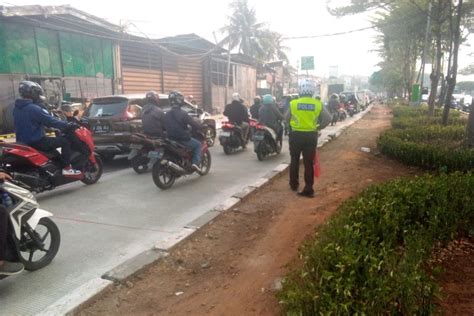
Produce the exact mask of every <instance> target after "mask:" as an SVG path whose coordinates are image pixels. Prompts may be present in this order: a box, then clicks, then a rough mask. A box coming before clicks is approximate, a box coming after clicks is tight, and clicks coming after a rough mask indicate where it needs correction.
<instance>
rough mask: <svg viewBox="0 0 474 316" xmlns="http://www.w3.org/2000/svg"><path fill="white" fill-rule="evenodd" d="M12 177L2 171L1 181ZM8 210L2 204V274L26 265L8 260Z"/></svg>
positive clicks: (0, 259)
mask: <svg viewBox="0 0 474 316" xmlns="http://www.w3.org/2000/svg"><path fill="white" fill-rule="evenodd" d="M11 179H12V178H11V177H10V176H9V175H8V174H7V173H4V172H1V171H0V181H1V182H3V181H6V180H11ZM8 216H9V214H8V212H7V210H6V209H5V207H4V206H3V205H2V204H0V276H1V275H13V274H18V273H20V272H21V271H23V269H24V266H23V264H21V263H19V262H10V261H6V260H5V258H6V250H7V233H8Z"/></svg>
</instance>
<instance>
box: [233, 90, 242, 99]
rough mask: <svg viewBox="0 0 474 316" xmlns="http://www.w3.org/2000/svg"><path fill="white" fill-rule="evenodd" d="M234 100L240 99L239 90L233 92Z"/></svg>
mask: <svg viewBox="0 0 474 316" xmlns="http://www.w3.org/2000/svg"><path fill="white" fill-rule="evenodd" d="M232 100H233V101H240V100H241V99H240V94H238V93H237V92H234V93H232Z"/></svg>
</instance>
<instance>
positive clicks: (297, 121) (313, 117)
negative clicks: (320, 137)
mask: <svg viewBox="0 0 474 316" xmlns="http://www.w3.org/2000/svg"><path fill="white" fill-rule="evenodd" d="M322 110H323V105H322V103H321V101H319V100H316V99H313V98H311V97H301V98H299V99H296V100H293V101H291V103H290V114H291V121H290V125H291V129H292V130H293V131H298V132H314V131H316V129H317V128H318V119H319V115H320V114H321V111H322Z"/></svg>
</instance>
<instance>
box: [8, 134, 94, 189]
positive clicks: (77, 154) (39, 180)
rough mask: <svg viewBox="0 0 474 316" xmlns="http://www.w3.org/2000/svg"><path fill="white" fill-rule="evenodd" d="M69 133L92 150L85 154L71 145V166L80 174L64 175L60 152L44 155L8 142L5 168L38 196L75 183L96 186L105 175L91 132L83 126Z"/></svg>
mask: <svg viewBox="0 0 474 316" xmlns="http://www.w3.org/2000/svg"><path fill="white" fill-rule="evenodd" d="M69 133H74V135H75V136H76V137H77V138H78V139H79V141H80V142H81V145H84V146H85V148H84V150H85V149H86V148H87V149H88V155H85V154H84V150H82V151H80V150H79V149H78V148H75V146H71V147H72V148H71V149H72V153H71V165H72V167H73V168H74V169H77V170H80V171H81V172H82V173H81V174H80V175H78V176H64V175H63V174H62V169H63V162H62V159H61V156H60V154H59V152H58V151H57V150H54V151H51V152H41V151H38V150H36V149H34V148H33V147H30V146H27V145H22V144H18V143H5V142H1V143H0V167H1V169H3V170H5V171H7V172H8V173H10V174H11V175H12V177H13V179H14V180H16V181H18V183H20V184H21V185H22V186H23V187H24V188H25V189H27V190H30V191H33V192H38V193H39V192H42V191H45V190H52V189H54V188H55V187H57V186H60V185H63V184H66V183H71V182H74V181H82V182H83V183H85V184H94V183H96V182H97V181H99V179H100V177H101V176H102V161H101V160H100V158H99V156H98V155H97V154H95V153H94V141H93V139H92V134H91V132H90V131H89V130H88V129H86V128H85V127H83V126H81V127H79V128H77V129H75V131H74V132H72V131H69ZM70 136H72V135H70Z"/></svg>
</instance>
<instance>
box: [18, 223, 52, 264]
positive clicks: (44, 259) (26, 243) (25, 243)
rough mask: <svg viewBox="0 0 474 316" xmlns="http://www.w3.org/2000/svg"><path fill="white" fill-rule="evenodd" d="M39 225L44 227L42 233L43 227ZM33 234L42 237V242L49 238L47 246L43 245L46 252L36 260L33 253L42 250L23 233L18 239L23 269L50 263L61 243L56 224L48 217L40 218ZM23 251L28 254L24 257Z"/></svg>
mask: <svg viewBox="0 0 474 316" xmlns="http://www.w3.org/2000/svg"><path fill="white" fill-rule="evenodd" d="M40 227H44V228H46V231H45V232H44V233H43V232H42V231H43V229H41V228H40ZM33 234H35V235H36V237H37V238H40V239H42V241H43V242H44V241H46V242H47V241H48V239H49V247H48V245H43V246H46V247H47V250H46V254H45V255H43V256H41V257H39V258H38V260H35V259H34V256H35V253H40V252H41V253H42V252H43V251H42V250H40V249H38V248H37V246H36V243H35V242H34V241H32V239H31V237H30V235H29V234H28V233H26V232H25V233H24V234H23V236H22V239H21V241H20V248H21V249H20V261H21V262H22V263H23V265H24V266H25V269H26V270H29V271H35V270H38V269H41V268H44V267H45V266H47V265H48V264H50V263H51V261H53V259H54V257H56V254H57V253H58V250H59V245H60V244H61V234H60V233H59V229H58V226H56V224H55V223H54V222H53V221H52V220H51V219H50V218H48V217H43V218H42V219H40V221H39V223H38V226H36V228H35V230H34V232H33ZM48 237H49V238H48ZM24 253H27V254H28V255H27V256H26V258H25V257H24V256H23V254H24ZM30 254H31V255H30Z"/></svg>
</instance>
